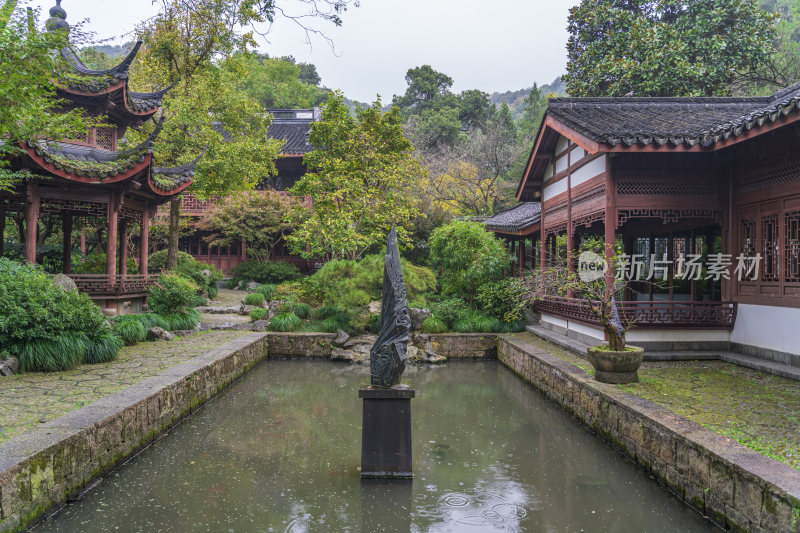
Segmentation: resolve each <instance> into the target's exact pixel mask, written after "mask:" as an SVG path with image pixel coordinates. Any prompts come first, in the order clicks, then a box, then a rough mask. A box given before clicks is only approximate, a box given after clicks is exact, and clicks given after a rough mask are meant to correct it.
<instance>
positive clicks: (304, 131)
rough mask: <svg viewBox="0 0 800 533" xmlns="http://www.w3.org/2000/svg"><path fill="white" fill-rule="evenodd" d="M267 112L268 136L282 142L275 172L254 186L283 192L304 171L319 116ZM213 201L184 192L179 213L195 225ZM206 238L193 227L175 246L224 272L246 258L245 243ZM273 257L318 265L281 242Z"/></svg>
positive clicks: (306, 266) (310, 267)
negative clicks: (215, 243) (221, 243)
mask: <svg viewBox="0 0 800 533" xmlns="http://www.w3.org/2000/svg"><path fill="white" fill-rule="evenodd" d="M268 111H269V113H271V114H272V116H273V120H272V123H271V124H270V126H269V135H270V137H272V138H274V139H278V140H281V141H283V145H282V147H281V151H280V154H279V156H278V159H277V160H276V161H275V166H276V168H277V171H278V172H277V174H276V175H274V176H269V177H266V178H264V179H262V180H261V181H260V183H259V184H258V186H257V188H258V189H266V188H271V189H275V190H276V191H281V192H286V191H288V190H289V189H290V188H291V187H292V186H293V185H294V184H295V183H296V182H297V180H299V179H300V178H301V177H303V175H304V174H305V173H306V167H305V165H304V164H303V156H304V155H305V154H307V153H308V152H310V151H311V150H313V147H312V146H311V144H310V143H309V142H308V134H309V132H310V130H311V123H312V122H315V121H318V120H319V119H320V111H319V109H269V110H268ZM286 194H288V192H286ZM216 201H217V198H211V199H209V200H200V199H198V198H197V197H196V196H194V195H193V194H185V195H183V199H182V201H181V202H182V203H181V213H182V214H184V215H188V216H190V217H192V219H193V220H192V222H190V224H191V226H192V227H194V226H195V224H196V222H197V221H198V220H199V219H200V217H202V216H203V215H204V214H205V213H206V212H207V211H208V210H209V209H210V208H211V207H212V206H213V205H214V202H216ZM206 237H208V233H207V232H203V231H201V230H199V229H193V230H192V231H191V232H190V233H189V235H187V236H185V237H182V238H181V239H180V240H179V243H178V249H179V250H181V251H183V252H186V253H188V254H190V255H192V257H194V258H195V259H197V260H198V261H203V262H205V263H209V264H212V265H214V266H216V267H218V268H220V269H221V270H222V271H223V272H225V273H226V274H228V273H230V271H231V270H232V269H233V268H234V267H235V266H236V265H238V264H239V263H241V262H242V261H244V260H246V259H247V243H246V242H243V243H240V244H237V245H231V246H210V245H209V244H208V242H207V240H206ZM272 260H273V261H285V262H288V263H292V264H294V265H297V266H298V267H299V268H300V270H302V271H304V272H311V271H313V270H316V269H317V268H319V264H318V263H316V262H314V261H308V260H305V259H303V258H301V257H298V256H295V255H291V254H290V253H289V251H288V249H287V248H286V245H285V244H284V243H283V242H280V243H279V244H278V245H277V246H276V247H275V250H274V251H273V257H272Z"/></svg>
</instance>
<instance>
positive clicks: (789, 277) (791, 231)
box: [784, 211, 800, 283]
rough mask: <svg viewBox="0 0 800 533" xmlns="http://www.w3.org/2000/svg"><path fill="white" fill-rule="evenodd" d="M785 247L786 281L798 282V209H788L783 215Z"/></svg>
mask: <svg viewBox="0 0 800 533" xmlns="http://www.w3.org/2000/svg"><path fill="white" fill-rule="evenodd" d="M784 224H785V225H784V228H785V232H786V235H785V237H786V238H785V241H784V242H785V243H786V244H785V245H784V246H785V248H786V281H787V282H790V283H796V282H800V211H790V212H788V213H786V214H785V216H784Z"/></svg>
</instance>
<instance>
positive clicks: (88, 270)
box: [72, 253, 139, 274]
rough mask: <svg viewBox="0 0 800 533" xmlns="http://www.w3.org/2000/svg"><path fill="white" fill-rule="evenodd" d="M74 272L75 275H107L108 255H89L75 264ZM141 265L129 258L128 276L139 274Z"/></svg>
mask: <svg viewBox="0 0 800 533" xmlns="http://www.w3.org/2000/svg"><path fill="white" fill-rule="evenodd" d="M72 271H73V272H74V273H75V274H105V273H106V254H104V253H97V254H89V255H87V256H86V257H85V258H84V261H81V260H80V259H78V260H77V262H76V263H74V266H73V268H72ZM138 273H139V263H137V262H136V260H135V259H134V258H133V257H129V258H128V274H138Z"/></svg>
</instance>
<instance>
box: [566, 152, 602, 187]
mask: <svg viewBox="0 0 800 533" xmlns="http://www.w3.org/2000/svg"><path fill="white" fill-rule="evenodd" d="M605 171H606V156H605V155H603V156H600V157H598V158H597V159H593V160H591V161H589V162H588V163H586V164H585V165H583V166H582V167H581V168H579V169H578V170H576V171H575V172H573V173H572V175H571V176H570V182H571V183H572V188H573V189H574V188H575V187H576V186H578V185H580V184H581V183H585V182H587V181H589V180H590V179H592V178H594V177H595V176H598V175H600V174H602V173H603V172H605Z"/></svg>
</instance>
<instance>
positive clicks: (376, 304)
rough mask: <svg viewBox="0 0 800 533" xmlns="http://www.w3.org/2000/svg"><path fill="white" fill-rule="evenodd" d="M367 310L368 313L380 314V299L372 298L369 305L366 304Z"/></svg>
mask: <svg viewBox="0 0 800 533" xmlns="http://www.w3.org/2000/svg"><path fill="white" fill-rule="evenodd" d="M367 310H368V311H369V312H370V313H376V314H380V312H381V301H380V300H374V301H372V302H370V303H369V305H368V306H367Z"/></svg>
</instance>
